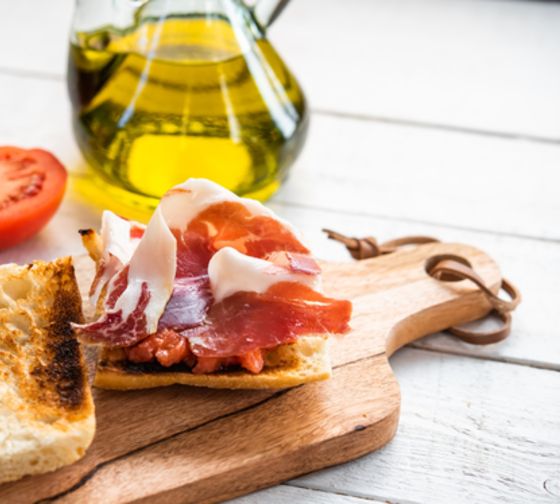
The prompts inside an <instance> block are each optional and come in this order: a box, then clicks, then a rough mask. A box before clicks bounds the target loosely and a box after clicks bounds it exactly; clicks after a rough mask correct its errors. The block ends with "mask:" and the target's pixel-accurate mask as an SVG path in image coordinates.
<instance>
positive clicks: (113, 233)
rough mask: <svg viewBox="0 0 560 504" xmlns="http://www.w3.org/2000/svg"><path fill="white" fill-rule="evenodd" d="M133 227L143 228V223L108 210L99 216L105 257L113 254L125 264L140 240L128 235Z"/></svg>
mask: <svg viewBox="0 0 560 504" xmlns="http://www.w3.org/2000/svg"><path fill="white" fill-rule="evenodd" d="M133 227H139V228H142V229H144V228H145V226H144V225H143V224H140V223H138V222H133V221H128V220H126V219H123V218H121V217H119V216H118V215H115V214H114V213H113V212H111V211H109V210H105V211H104V212H103V215H102V217H101V241H102V242H103V255H104V256H105V257H107V256H108V255H109V254H111V255H113V256H115V257H116V258H117V259H118V260H119V261H120V262H121V264H127V263H128V261H130V258H131V257H132V254H134V251H135V250H136V247H137V246H138V243H139V242H140V238H131V237H130V230H131V229H132V228H133Z"/></svg>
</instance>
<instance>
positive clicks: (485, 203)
mask: <svg viewBox="0 0 560 504" xmlns="http://www.w3.org/2000/svg"><path fill="white" fill-rule="evenodd" d="M72 7H73V2H72V1H71V0H51V1H49V2H44V1H42V0H21V1H18V2H10V7H7V8H6V7H5V9H4V10H3V15H2V16H0V144H16V145H21V146H29V147H31V146H41V147H45V148H48V149H51V150H53V152H55V154H56V155H57V156H59V157H60V158H61V159H62V161H63V162H64V163H66V164H67V166H68V167H69V168H70V169H72V170H77V169H79V168H80V167H81V165H82V160H81V156H80V154H79V152H78V150H77V148H76V145H75V142H74V140H73V139H72V135H71V128H70V122H69V108H68V102H67V97H66V89H65V82H64V79H63V73H64V69H65V60H66V54H65V52H66V35H67V33H68V23H69V20H70V17H71V10H72ZM6 13H7V14H6ZM558 26H560V4H558V3H555V2H529V1H513V0H403V1H401V2H382V1H381V0H347V1H345V2H337V1H334V0H329V1H325V0H323V1H319V0H294V1H293V2H292V5H290V7H289V8H288V9H287V11H286V13H285V15H284V17H283V19H281V20H279V21H278V24H277V26H275V27H274V28H273V30H272V32H271V36H272V39H273V41H275V42H276V43H277V46H278V48H279V49H280V52H281V53H282V54H283V55H284V56H285V57H286V59H287V61H288V62H289V64H290V65H291V67H292V68H293V69H294V70H295V72H296V74H297V75H298V77H299V78H300V80H301V81H302V82H303V84H304V85H305V88H306V90H307V92H308V94H309V97H310V100H311V103H312V105H313V107H314V109H315V110H317V111H318V113H316V114H314V116H313V122H312V128H311V132H310V136H309V140H308V143H307V145H306V148H305V152H304V154H303V155H302V157H301V158H300V160H299V161H298V163H297V166H296V167H295V169H294V171H293V173H292V176H291V178H290V180H289V182H288V183H287V184H286V185H285V186H284V187H283V188H282V190H281V191H280V193H279V194H278V196H277V197H276V198H275V199H274V202H272V203H271V204H270V206H271V207H272V208H273V209H274V210H275V211H277V212H278V213H279V214H280V215H281V216H282V217H284V218H286V219H288V220H290V221H291V222H292V223H293V224H295V225H296V226H297V227H299V228H301V229H302V230H303V231H304V234H305V238H306V239H307V241H308V242H309V243H310V244H311V246H312V248H313V249H314V251H315V252H316V253H317V254H318V255H320V256H321V257H324V258H329V259H339V260H348V257H347V254H346V252H345V250H344V248H343V247H342V246H340V245H338V244H335V243H333V242H328V241H326V240H325V238H324V236H323V235H322V234H321V232H320V228H321V227H325V226H328V227H332V228H334V229H339V230H340V231H343V232H346V233H348V234H354V235H368V234H370V235H374V236H378V237H379V238H381V239H384V238H386V239H388V238H392V237H395V236H399V235H402V234H430V235H435V236H438V237H440V238H442V239H444V240H446V241H462V242H466V243H470V244H473V245H476V246H478V247H480V248H482V249H484V250H485V251H487V252H488V253H489V254H490V255H491V256H493V257H494V258H495V259H496V260H497V261H498V262H499V264H500V265H501V267H502V270H503V272H504V274H505V275H506V276H508V277H510V278H511V279H512V280H513V281H514V282H516V283H517V284H518V285H519V287H520V288H521V290H522V292H523V295H524V301H523V303H522V305H521V306H520V307H519V309H518V311H517V312H516V314H515V317H514V329H513V332H512V334H511V336H510V338H509V339H508V340H506V341H505V342H503V343H501V344H498V345H491V346H487V347H475V346H472V345H468V344H465V343H461V342H458V341H456V340H455V339H453V338H451V337H449V336H446V335H441V334H440V335H434V336H431V337H429V338H426V339H425V340H423V341H422V342H419V343H417V344H415V346H416V347H417V348H416V349H405V350H403V351H401V352H399V353H398V354H397V355H396V356H395V357H394V358H393V359H392V364H393V365H394V368H395V372H396V374H397V377H398V379H399V381H400V383H401V386H402V394H403V405H402V413H401V424H400V428H399V432H398V434H397V437H396V438H395V439H394V440H393V441H392V442H391V443H390V444H389V445H388V446H387V447H385V448H384V449H382V450H381V451H379V452H377V453H373V454H371V455H368V456H367V457H364V458H362V459H360V460H358V461H356V462H353V463H349V464H345V465H343V466H340V467H338V468H334V469H330V470H327V471H323V472H320V473H316V474H312V475H309V476H306V477H303V478H300V479H298V480H296V481H294V482H290V483H288V484H287V485H280V486H278V487H274V488H272V489H268V490H264V491H262V492H259V493H256V494H253V495H251V496H247V497H243V498H241V499H239V500H237V501H235V502H236V504H237V503H239V504H242V503H243V504H252V503H254V502H271V503H272V504H274V503H276V502H287V501H288V502H289V501H293V502H318V503H321V504H323V503H325V504H327V503H328V504H362V503H364V502H372V501H374V502H377V501H389V502H400V503H403V502H494V501H504V502H551V503H552V502H560V399H559V398H560V374H559V371H560V329H559V327H560V310H559V309H558V306H559V304H558V303H559V300H560V294H559V293H558V288H559V286H560V144H558V143H556V144H555V143H550V142H546V141H541V140H542V139H544V140H546V139H550V138H555V139H560V99H559V98H558V89H560V70H559V69H560V66H558V64H557V62H558V61H559V60H560V31H558ZM22 27H25V29H22ZM325 111H332V112H335V114H331V113H330V112H328V113H325ZM352 115H360V116H364V117H362V119H355V118H354V119H352V118H348V117H346V118H345V117H344V116H352ZM365 116H373V118H375V117H377V118H379V117H381V118H385V119H387V122H382V121H379V120H372V118H368V117H365ZM406 121H409V124H408V125H406V126H405V125H403V124H402V123H403V122H406ZM391 123H396V124H391ZM418 123H425V124H418ZM399 124H400V125H399ZM469 128H471V129H477V130H481V131H482V132H491V134H489V135H485V134H472V133H468V129H469ZM457 129H460V130H466V131H457ZM516 135H521V136H532V137H538V138H534V139H532V140H526V139H525V140H521V139H515V138H514V137H515V136H516ZM99 215H100V213H99V211H98V210H96V209H90V208H87V207H84V206H83V205H81V204H80V203H78V202H76V201H72V200H71V198H70V197H67V199H66V201H65V203H64V204H63V206H62V208H61V210H60V211H59V213H58V214H57V215H56V217H55V218H54V220H53V221H52V222H51V223H50V224H49V225H48V227H47V228H46V229H45V231H44V232H42V233H41V234H40V235H39V236H37V237H35V238H33V239H32V240H30V241H29V242H27V243H25V244H23V245H21V246H19V247H17V248H15V249H12V250H8V251H4V252H0V263H2V262H6V261H11V260H17V261H20V262H25V261H29V260H32V259H34V258H43V259H51V258H53V257H57V256H59V255H64V254H72V253H74V254H75V253H80V252H81V245H80V240H79V236H78V234H77V233H76V230H77V229H78V228H81V227H95V226H97V224H98V222H99ZM418 348H422V349H426V350H429V352H428V351H425V350H420V349H418ZM450 354H460V356H453V355H450ZM473 357H474V358H473ZM495 361H499V362H495ZM537 368H540V369H537Z"/></svg>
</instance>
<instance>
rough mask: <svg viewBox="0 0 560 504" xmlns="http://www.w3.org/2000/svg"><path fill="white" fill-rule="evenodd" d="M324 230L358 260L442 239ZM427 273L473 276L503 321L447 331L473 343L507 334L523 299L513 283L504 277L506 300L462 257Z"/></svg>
mask: <svg viewBox="0 0 560 504" xmlns="http://www.w3.org/2000/svg"><path fill="white" fill-rule="evenodd" d="M323 231H324V232H325V233H327V236H328V237H329V238H330V239H332V240H336V241H339V242H340V243H342V244H344V245H345V246H346V248H347V249H348V251H349V252H350V254H351V255H352V257H353V258H354V259H358V260H360V259H367V258H370V257H377V256H379V255H383V254H389V253H391V252H395V251H396V250H397V249H398V248H399V247H403V246H407V245H421V244H425V243H435V242H438V241H439V240H437V239H436V238H432V237H429V236H404V237H402V238H397V239H395V240H390V241H387V242H384V243H381V244H379V243H378V242H377V240H376V239H375V238H373V237H366V238H350V237H348V236H345V235H343V234H340V233H337V232H335V231H331V230H329V229H323ZM428 273H429V274H430V275H431V276H432V277H434V278H435V279H437V280H441V281H450V280H451V281H457V280H470V281H471V282H473V283H474V284H475V285H476V286H477V287H478V288H479V289H480V290H481V291H482V292H484V294H485V295H486V297H487V298H488V301H489V302H490V304H491V305H492V307H493V310H492V312H491V313H490V314H489V315H492V314H494V315H496V316H497V317H498V318H499V319H500V320H501V321H502V325H501V327H499V328H498V329H493V330H490V331H475V330H472V329H467V328H466V327H465V326H455V327H450V328H449V329H448V331H449V332H450V333H451V334H453V335H454V336H456V337H458V338H460V339H462V340H463V341H466V342H468V343H472V344H474V345H488V344H490V343H496V342H498V341H501V340H503V339H505V338H507V336H508V335H509V333H510V330H511V312H512V311H513V310H515V308H516V307H517V305H518V304H519V303H520V301H521V293H520V292H519V290H518V289H517V288H516V287H515V286H514V285H513V284H512V283H510V282H509V281H507V280H506V279H502V284H501V289H503V290H504V291H505V292H506V293H507V294H508V295H509V297H510V299H509V300H505V299H502V298H500V297H498V296H497V295H496V294H494V293H493V292H492V290H490V288H489V287H488V286H487V285H486V284H485V283H484V280H483V279H482V278H481V277H480V276H479V275H478V274H477V273H476V272H475V271H474V270H473V269H472V268H471V267H470V266H467V265H465V264H463V263H461V262H459V261H455V260H453V259H442V260H441V261H439V262H437V263H436V264H434V265H433V266H432V267H431V268H430V270H429V272H428Z"/></svg>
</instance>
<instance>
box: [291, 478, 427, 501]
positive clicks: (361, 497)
mask: <svg viewBox="0 0 560 504" xmlns="http://www.w3.org/2000/svg"><path fill="white" fill-rule="evenodd" d="M280 485H282V486H288V487H293V488H301V489H302V490H310V491H312V492H320V493H323V494H328V495H340V496H342V497H352V498H353V499H357V500H363V501H366V502H379V501H381V502H384V503H386V504H420V503H418V502H417V501H409V500H407V501H403V500H392V499H391V498H388V497H385V496H382V495H365V494H354V493H351V492H342V491H340V490H336V491H330V490H326V489H325V488H321V487H307V486H303V485H301V484H297V483H295V482H292V481H288V482H286V483H280Z"/></svg>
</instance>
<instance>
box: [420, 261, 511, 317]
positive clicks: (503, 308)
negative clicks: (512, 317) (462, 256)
mask: <svg viewBox="0 0 560 504" xmlns="http://www.w3.org/2000/svg"><path fill="white" fill-rule="evenodd" d="M428 273H429V274H430V275H432V276H433V277H434V278H436V279H438V280H441V279H442V277H443V275H447V277H451V278H455V279H457V280H470V281H471V282H474V283H475V284H476V285H477V286H478V287H479V288H480V290H482V291H483V292H484V293H485V294H486V296H487V298H488V301H490V303H491V304H492V306H493V308H494V309H495V310H496V311H497V312H499V313H506V312H510V311H513V310H515V308H516V307H517V305H518V304H519V302H520V301H521V293H520V292H519V290H517V288H516V287H514V286H513V285H512V284H511V283H510V282H508V281H507V280H505V279H504V280H502V284H501V288H502V289H503V290H505V291H506V292H507V293H508V294H509V296H510V299H509V300H505V299H501V298H499V297H498V296H497V295H496V294H494V293H493V292H492V291H491V290H490V288H489V287H488V286H487V285H486V284H485V283H484V280H482V278H480V276H479V275H478V274H477V273H475V271H474V270H473V269H472V268H470V267H469V266H465V265H464V264H462V263H460V262H458V261H454V260H453V259H443V260H441V261H439V262H438V263H437V264H435V265H434V266H433V267H432V268H431V269H430V271H429V272H428Z"/></svg>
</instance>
